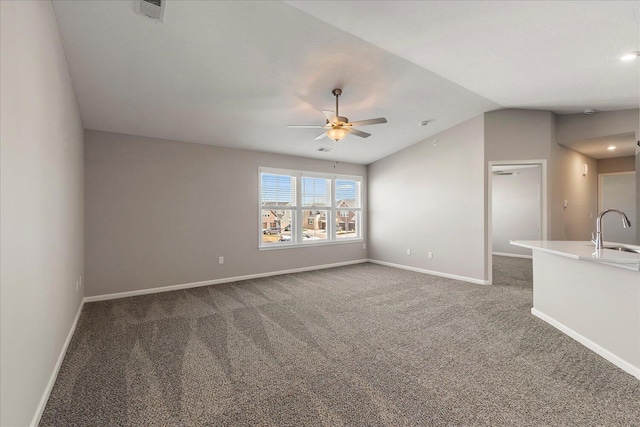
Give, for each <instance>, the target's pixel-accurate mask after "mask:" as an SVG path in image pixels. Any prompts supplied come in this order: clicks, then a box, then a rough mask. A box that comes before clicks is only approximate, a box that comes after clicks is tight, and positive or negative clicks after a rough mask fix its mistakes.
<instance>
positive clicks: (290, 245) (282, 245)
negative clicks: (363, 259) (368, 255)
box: [258, 237, 364, 251]
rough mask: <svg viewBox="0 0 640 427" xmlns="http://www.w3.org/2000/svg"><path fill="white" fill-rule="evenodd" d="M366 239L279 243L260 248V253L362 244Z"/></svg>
mask: <svg viewBox="0 0 640 427" xmlns="http://www.w3.org/2000/svg"><path fill="white" fill-rule="evenodd" d="M362 242H364V239H363V238H362V237H358V238H355V239H340V240H331V241H329V242H315V241H314V242H313V243H279V244H276V245H274V246H259V247H258V250H259V251H273V250H278V249H298V248H307V247H311V246H314V247H315V246H331V245H344V244H345V243H362Z"/></svg>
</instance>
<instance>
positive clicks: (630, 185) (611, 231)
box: [598, 171, 638, 244]
mask: <svg viewBox="0 0 640 427" xmlns="http://www.w3.org/2000/svg"><path fill="white" fill-rule="evenodd" d="M635 195H636V173H635V172H633V171H630V172H616V173H601V174H598V212H602V211H603V210H604V209H608V208H614V209H618V210H621V211H622V212H624V213H625V214H627V217H628V218H629V219H630V220H631V221H632V223H631V227H630V228H623V227H622V225H621V224H620V217H618V215H616V214H608V215H605V216H603V217H602V228H603V230H604V233H603V235H604V237H605V240H607V241H609V242H615V243H627V244H635V242H636V227H637V226H638V224H634V223H633V222H634V219H635V218H636V198H635Z"/></svg>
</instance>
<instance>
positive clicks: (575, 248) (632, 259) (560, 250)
mask: <svg viewBox="0 0 640 427" xmlns="http://www.w3.org/2000/svg"><path fill="white" fill-rule="evenodd" d="M509 243H511V244H512V245H514V246H520V247H523V248H528V249H533V250H540V251H543V252H547V253H551V254H555V255H560V256H564V257H568V258H573V259H579V260H582V261H593V262H601V263H604V264H608V265H611V266H614V267H620V268H626V269H629V270H633V271H640V254H636V253H632V252H622V251H617V250H613V249H601V250H599V251H598V250H596V248H595V245H594V244H593V242H583V241H559V240H515V241H510V242H509ZM604 246H624V247H628V248H635V249H640V246H633V245H627V244H621V243H613V242H605V243H604Z"/></svg>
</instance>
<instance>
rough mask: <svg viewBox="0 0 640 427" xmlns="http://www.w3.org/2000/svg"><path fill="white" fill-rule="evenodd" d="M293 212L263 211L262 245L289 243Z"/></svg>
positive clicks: (281, 210) (286, 210)
mask: <svg viewBox="0 0 640 427" xmlns="http://www.w3.org/2000/svg"><path fill="white" fill-rule="evenodd" d="M294 215H295V211H292V210H290V209H263V210H262V211H261V216H262V243H263V244H269V243H271V244H273V243H279V242H290V241H291V227H292V224H291V221H292V218H293V217H294Z"/></svg>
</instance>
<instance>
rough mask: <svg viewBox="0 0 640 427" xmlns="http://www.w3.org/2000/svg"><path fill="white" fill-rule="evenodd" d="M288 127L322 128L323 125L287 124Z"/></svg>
mask: <svg viewBox="0 0 640 427" xmlns="http://www.w3.org/2000/svg"><path fill="white" fill-rule="evenodd" d="M287 127H288V128H297V129H322V128H324V126H322V125H288V126H287Z"/></svg>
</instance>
